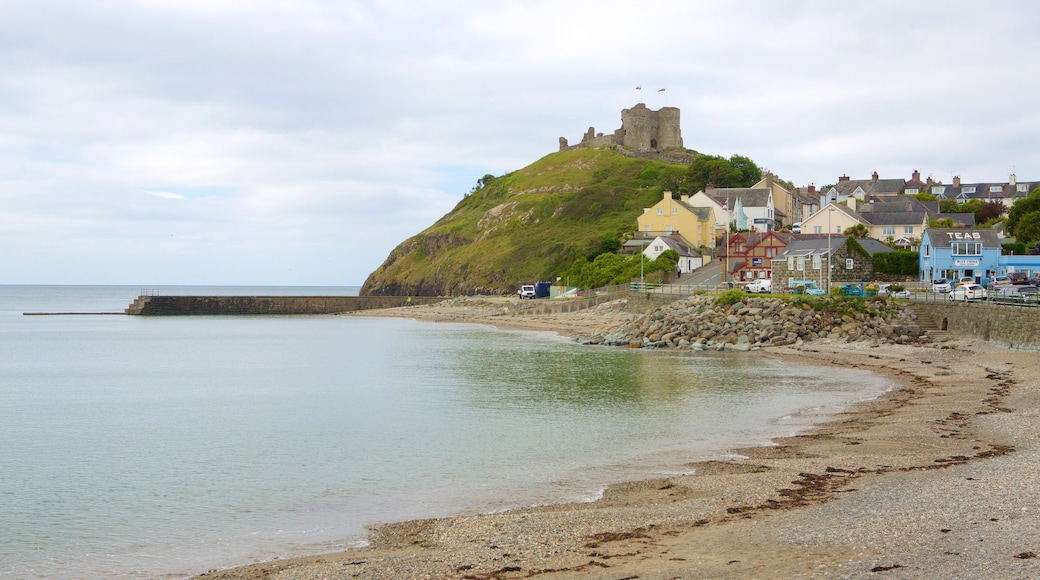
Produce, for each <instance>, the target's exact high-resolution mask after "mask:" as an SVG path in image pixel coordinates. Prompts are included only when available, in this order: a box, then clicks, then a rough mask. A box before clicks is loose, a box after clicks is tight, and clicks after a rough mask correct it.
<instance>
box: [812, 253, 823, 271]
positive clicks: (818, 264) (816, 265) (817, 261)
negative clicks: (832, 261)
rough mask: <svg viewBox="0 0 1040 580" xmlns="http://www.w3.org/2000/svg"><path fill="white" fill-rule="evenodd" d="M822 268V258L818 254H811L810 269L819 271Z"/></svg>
mask: <svg viewBox="0 0 1040 580" xmlns="http://www.w3.org/2000/svg"><path fill="white" fill-rule="evenodd" d="M822 268H823V258H821V257H820V255H819V254H813V257H812V269H813V270H820V269H822Z"/></svg>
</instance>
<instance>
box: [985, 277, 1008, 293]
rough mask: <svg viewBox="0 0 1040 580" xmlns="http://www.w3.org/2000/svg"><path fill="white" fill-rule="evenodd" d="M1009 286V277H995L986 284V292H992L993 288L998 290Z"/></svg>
mask: <svg viewBox="0 0 1040 580" xmlns="http://www.w3.org/2000/svg"><path fill="white" fill-rule="evenodd" d="M1010 285H1011V278H1010V277H1008V276H997V277H995V278H993V279H992V280H990V281H989V283H988V284H986V290H993V289H994V288H999V287H1001V286H1010Z"/></svg>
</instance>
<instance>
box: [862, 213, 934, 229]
mask: <svg viewBox="0 0 1040 580" xmlns="http://www.w3.org/2000/svg"><path fill="white" fill-rule="evenodd" d="M859 217H860V219H861V220H862V221H864V222H866V223H867V224H868V225H872V226H911V225H913V226H919V225H921V224H923V223H924V222H925V220H926V219H928V212H925V211H879V212H865V213H861V214H860V215H859Z"/></svg>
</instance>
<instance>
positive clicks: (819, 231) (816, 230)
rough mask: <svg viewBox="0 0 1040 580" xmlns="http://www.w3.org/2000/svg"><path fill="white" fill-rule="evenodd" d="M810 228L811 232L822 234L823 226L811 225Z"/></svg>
mask: <svg viewBox="0 0 1040 580" xmlns="http://www.w3.org/2000/svg"><path fill="white" fill-rule="evenodd" d="M812 230H813V232H812V233H814V234H822V233H823V226H813V227H812Z"/></svg>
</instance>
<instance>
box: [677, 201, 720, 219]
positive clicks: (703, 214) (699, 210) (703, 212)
mask: <svg viewBox="0 0 1040 580" xmlns="http://www.w3.org/2000/svg"><path fill="white" fill-rule="evenodd" d="M679 205H681V206H683V207H685V208H686V209H688V210H689V211H690V213H692V214H694V215H696V216H697V219H699V220H700V221H702V222H706V221H708V216H710V215H711V214H712V211H711V208H710V207H695V206H692V205H690V204H689V203H686V202H684V201H680V202H679Z"/></svg>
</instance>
